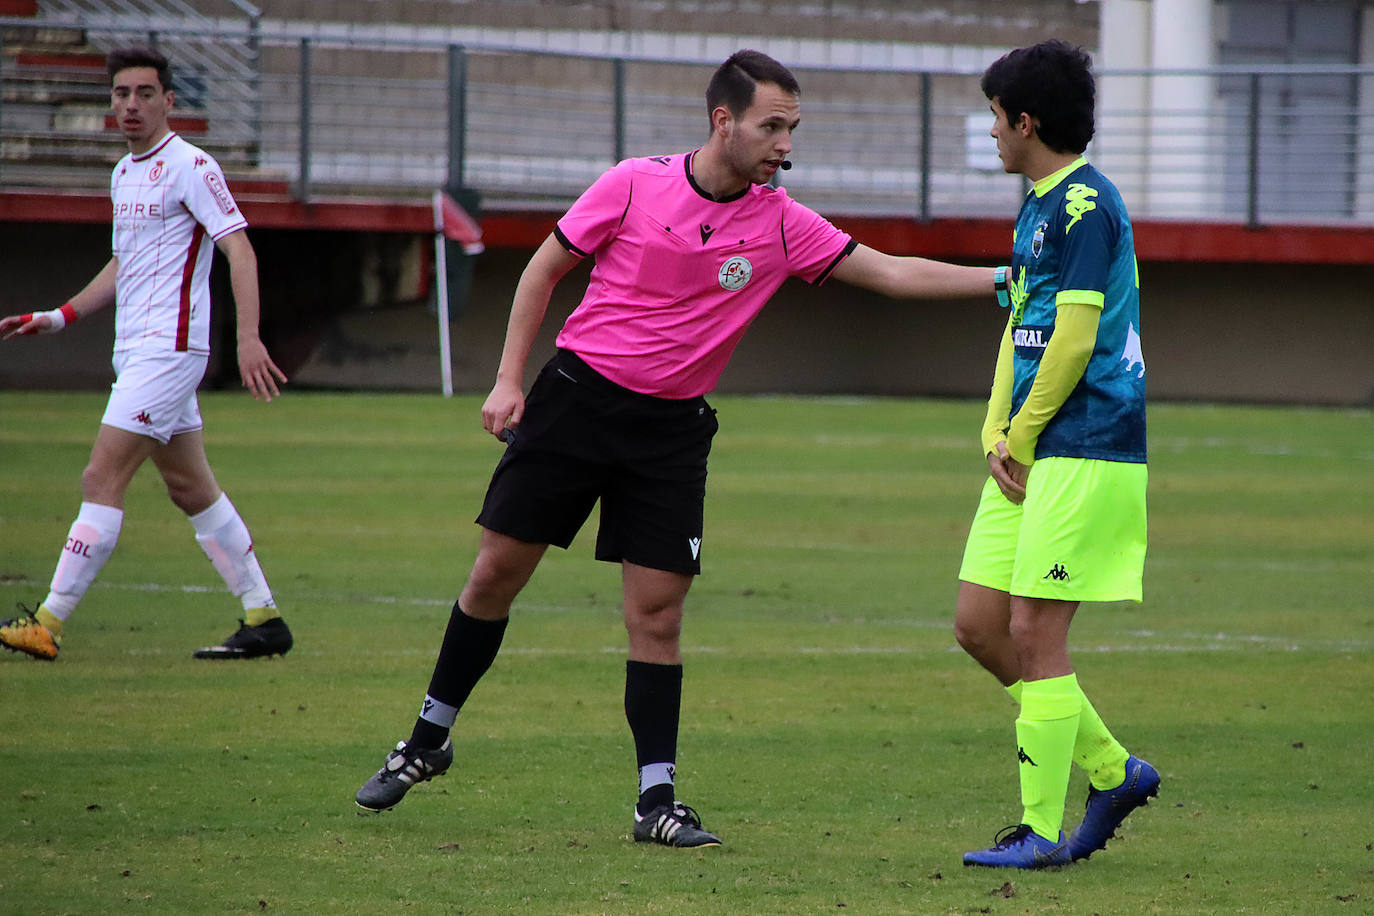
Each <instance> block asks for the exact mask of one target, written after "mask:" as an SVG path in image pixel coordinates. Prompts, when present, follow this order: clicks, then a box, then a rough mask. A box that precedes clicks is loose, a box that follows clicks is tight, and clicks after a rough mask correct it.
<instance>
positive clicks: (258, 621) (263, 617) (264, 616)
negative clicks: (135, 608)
mask: <svg viewBox="0 0 1374 916" xmlns="http://www.w3.org/2000/svg"><path fill="white" fill-rule="evenodd" d="M280 616H281V613H280V612H279V611H278V610H277V609H276V608H274V607H250V608H248V609H247V610H245V611H244V612H243V622H244V623H246V624H248V625H249V626H250V627H260V626H262V625H263V624H264V623H266V622H267V621H269V620H275V619H276V618H278V617H280ZM1121 778H1122V779H1125V778H1126V777H1125V776H1122V777H1121Z"/></svg>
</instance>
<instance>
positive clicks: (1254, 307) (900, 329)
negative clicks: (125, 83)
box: [0, 223, 1374, 405]
mask: <svg viewBox="0 0 1374 916" xmlns="http://www.w3.org/2000/svg"><path fill="white" fill-rule="evenodd" d="M252 238H253V241H254V244H255V246H256V249H257V252H258V257H259V262H260V270H261V276H262V284H263V313H264V320H263V332H264V337H265V339H266V340H267V343H268V345H269V347H270V348H271V349H272V351H273V353H274V355H275V357H276V359H277V360H278V362H279V363H280V364H281V365H282V366H283V368H284V369H285V370H286V371H287V372H288V374H289V375H290V376H291V378H292V380H293V383H294V384H295V385H296V386H298V387H302V388H304V387H318V388H360V389H386V390H438V387H439V359H438V345H437V329H436V319H435V317H434V313H433V311H432V308H433V306H432V301H431V299H430V296H431V293H430V290H431V289H432V286H433V284H432V283H431V282H430V280H429V278H428V277H427V276H426V275H425V271H426V270H427V269H429V265H430V260H429V258H428V256H427V254H426V249H428V248H429V247H430V246H429V239H428V238H427V237H425V236H418V235H412V234H405V235H403V234H395V233H391V234H388V233H378V232H356V231H354V232H350V231H329V230H289V229H255V230H253V232H252ZM108 246H109V235H108V229H107V228H105V227H102V226H99V225H90V224H86V225H70V224H56V223H51V224H47V223H29V224H16V223H7V224H0V275H3V276H4V277H5V278H6V286H7V295H6V303H5V306H6V308H5V310H6V311H27V310H32V309H35V308H50V307H53V306H54V305H56V304H58V303H61V302H62V301H64V300H65V298H66V297H68V296H70V295H71V294H72V293H73V292H74V291H75V290H76V289H78V288H79V287H80V286H81V285H82V284H83V283H84V282H85V281H86V280H87V279H88V278H89V277H91V276H93V275H94V274H95V272H96V271H97V270H98V269H99V268H100V266H101V265H102V264H103V263H104V262H105V260H106V259H107V258H108V257H109V247H108ZM531 253H532V251H531V249H528V248H519V247H496V248H491V249H489V250H488V251H487V252H485V253H484V254H482V255H480V256H478V257H477V258H476V260H475V262H474V265H473V266H474V271H473V276H472V287H471V295H470V298H469V300H468V301H467V303H466V305H464V306H463V307H462V308H460V309H459V310H458V317H457V319H456V320H455V321H454V322H453V324H452V337H453V378H454V386H455V389H457V390H459V391H474V392H485V391H486V390H487V389H488V388H489V386H490V384H491V380H492V378H493V377H494V375H495V371H496V363H497V360H498V358H499V356H500V350H501V342H502V339H503V335H504V333H505V323H506V318H507V315H508V311H509V307H510V297H511V293H512V292H513V290H514V288H515V284H516V281H517V280H518V279H519V275H520V272H521V270H522V269H523V268H524V265H525V262H526V261H527V260H528V258H529V255H530V254H531ZM965 260H967V259H965ZM222 268H223V265H222V263H219V264H217V274H216V281H215V283H216V301H217V302H218V303H219V306H218V308H217V310H216V320H215V331H214V334H215V340H214V343H213V346H214V348H215V355H214V356H213V357H212V362H211V366H210V369H209V372H208V375H207V382H206V384H207V386H210V387H215V386H224V387H235V386H237V385H238V379H237V374H236V369H235V366H234V362H233V360H234V353H233V330H232V324H231V323H230V322H229V319H230V317H231V315H232V309H231V308H230V307H229V306H228V303H229V302H230V299H229V296H228V292H227V283H226V278H225V277H224V276H223V271H222ZM586 271H587V268H586V267H581V268H578V269H577V270H575V271H574V272H573V273H572V274H570V275H569V277H568V278H567V279H566V280H565V281H564V282H563V283H562V284H561V286H560V287H559V289H558V290H557V292H556V294H555V297H554V301H553V302H552V303H551V305H550V309H549V315H548V318H547V320H546V321H545V325H544V329H543V331H542V333H541V336H540V338H539V340H538V342H537V344H536V347H535V353H534V355H533V356H532V358H531V366H530V371H531V373H533V372H534V371H535V370H536V369H537V368H538V365H539V363H541V362H542V360H543V359H544V358H545V357H546V356H547V355H548V354H550V353H551V352H552V348H553V338H554V334H555V333H556V331H557V329H558V327H559V326H560V325H561V323H562V319H563V317H564V316H565V315H566V314H567V313H568V312H569V311H570V310H571V309H572V308H573V307H574V306H575V305H576V303H577V301H578V298H579V297H580V294H581V291H582V289H583V286H584V283H585V279H586ZM1140 275H1141V287H1142V297H1143V305H1144V313H1143V324H1144V328H1143V338H1144V345H1145V354H1146V359H1147V362H1148V365H1149V371H1150V376H1149V378H1150V391H1151V395H1152V396H1153V397H1154V398H1156V399H1172V400H1195V401H1197V400H1200V401H1222V402H1264V403H1292V404H1316V405H1368V404H1371V403H1374V360H1371V359H1370V358H1369V346H1370V343H1371V341H1374V303H1371V300H1370V298H1369V295H1368V290H1369V289H1370V288H1371V286H1374V265H1370V264H1276V263H1247V262H1232V263H1221V262H1198V261H1183V260H1146V261H1142V263H1141V265H1140ZM1004 320H1005V314H1004V313H1002V312H1001V311H1000V310H998V309H997V308H995V307H994V306H993V305H992V303H991V301H988V302H962V303H960V302H950V303H906V302H896V301H893V300H890V299H887V298H885V297H882V296H879V295H876V294H873V293H869V292H867V291H864V290H859V289H855V288H852V287H849V286H846V285H844V284H842V283H838V282H836V283H831V284H827V285H826V286H824V287H822V288H819V289H815V288H811V287H809V286H806V285H805V284H802V283H800V282H797V281H789V282H788V283H787V284H786V285H784V287H783V288H782V290H781V291H780V292H779V293H778V295H777V296H776V297H775V298H774V300H773V302H772V304H771V305H770V306H769V307H768V308H767V309H765V310H764V312H763V313H762V315H760V317H759V318H758V320H757V321H756V322H755V325H754V327H753V328H752V329H751V330H750V331H749V333H748V334H747V335H746V336H745V338H744V341H743V343H742V344H741V345H740V348H739V351H738V352H737V354H736V356H735V359H734V361H733V363H732V364H731V366H730V368H729V370H727V372H726V374H725V376H724V378H723V379H722V382H721V385H720V389H719V390H720V391H722V392H729V393H775V392H782V393H798V394H875V395H937V396H959V397H983V396H985V394H986V392H987V389H988V385H989V383H990V378H991V367H992V362H993V358H994V354H995V348H996V344H997V341H998V339H999V336H1000V332H1001V328H1002V323H1003V322H1004ZM112 334H113V315H112V313H111V312H109V311H107V312H104V313H102V314H101V315H99V316H96V317H94V318H91V319H88V320H85V321H83V322H81V323H80V324H78V325H75V326H73V327H72V328H71V329H69V330H68V331H65V332H63V333H62V334H60V335H54V336H50V337H41V338H35V339H27V340H11V341H7V342H5V343H3V344H0V387H3V388H10V389H16V388H42V389H99V388H103V387H104V386H106V385H108V384H109V382H110V381H111V380H112V378H113V372H112V370H111V369H110V364H109V358H110V344H111V338H112Z"/></svg>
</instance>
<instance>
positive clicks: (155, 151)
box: [131, 130, 177, 162]
mask: <svg viewBox="0 0 1374 916" xmlns="http://www.w3.org/2000/svg"><path fill="white" fill-rule="evenodd" d="M176 135H177V132H176V131H174V130H169V131H167V136H165V137H163V138H162V142H161V143H159V144H158V145H157V146H155V147H153V148H152V149H150V150H148V152H146V153H143V154H142V155H139V156H134V157H133V159H132V160H131V161H133V162H142V161H143V160H144V159H147V158H148V157H149V156H156V155H157V154H158V153H160V152H162V150H163V149H165V148H166V147H167V144H168V143H171V142H172V139H173V138H174V137H176Z"/></svg>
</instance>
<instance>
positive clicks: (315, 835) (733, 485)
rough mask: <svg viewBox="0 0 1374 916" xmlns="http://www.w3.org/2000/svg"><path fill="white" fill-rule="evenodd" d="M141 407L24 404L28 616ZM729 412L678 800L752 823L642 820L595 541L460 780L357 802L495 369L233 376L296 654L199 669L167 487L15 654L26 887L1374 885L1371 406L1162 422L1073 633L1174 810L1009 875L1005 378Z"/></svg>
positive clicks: (466, 719)
mask: <svg viewBox="0 0 1374 916" xmlns="http://www.w3.org/2000/svg"><path fill="white" fill-rule="evenodd" d="M103 400H104V398H103V396H101V395H97V394H32V393H17V392H5V393H0V415H2V416H3V418H4V419H3V422H0V602H2V603H3V604H0V608H4V609H5V610H8V608H9V607H10V606H11V605H13V604H14V603H15V602H19V601H23V602H25V603H29V604H34V603H36V602H37V601H38V600H40V599H41V598H42V597H43V594H44V592H45V590H46V587H47V582H48V578H49V576H50V575H51V571H52V566H53V563H54V562H55V560H56V558H57V551H58V548H59V547H60V545H61V543H62V540H63V538H64V537H65V535H66V531H67V527H68V526H69V524H70V522H71V520H72V518H73V517H74V515H75V512H76V508H77V505H78V503H79V500H80V494H79V488H78V480H79V475H80V472H81V468H82V466H83V465H84V463H85V460H86V456H87V454H88V452H89V448H90V442H91V440H92V438H93V436H94V433H95V429H96V425H97V423H98V421H99V416H100V412H101V409H102V404H103ZM714 402H715V405H716V406H717V407H718V408H719V410H720V419H721V432H720V434H719V436H718V438H717V440H716V446H715V451H714V454H713V457H712V461H711V469H710V474H711V479H710V485H709V488H708V489H709V493H708V502H707V531H706V539H705V544H704V547H703V558H704V566H705V574H704V575H703V576H702V577H701V578H700V580H699V581H698V582H697V584H696V586H695V587H694V589H693V591H692V594H691V596H690V597H689V599H688V610H687V620H686V628H685V634H684V652H685V656H686V672H687V674H686V682H685V695H684V704H683V705H684V708H683V726H682V733H681V741H680V750H679V761H678V762H679V783H678V786H679V794H680V796H681V797H682V799H683V800H684V801H686V802H688V803H689V804H692V805H694V806H696V807H697V808H698V809H699V810H700V811H701V812H702V815H703V819H704V821H705V824H706V826H707V827H708V828H709V829H711V830H713V831H716V832H718V833H719V834H720V835H721V836H722V837H723V839H724V840H725V844H726V845H725V846H724V847H722V848H720V849H713V850H702V851H681V850H669V849H664V848H661V847H646V846H642V845H636V844H634V843H633V842H632V841H631V840H630V838H629V832H630V807H631V804H632V802H633V797H634V791H635V773H634V766H633V763H634V761H633V751H632V748H631V745H630V738H629V734H628V730H627V728H626V726H625V723H624V717H623V710H622V692H623V685H624V679H623V678H624V675H623V672H624V665H623V660H624V643H625V638H624V631H623V626H622V623H621V619H620V614H619V577H618V571H617V570H616V569H615V568H614V567H611V566H608V565H606V564H598V563H596V562H594V561H593V560H592V559H591V556H590V554H591V536H592V531H593V528H594V526H589V527H588V529H587V530H586V531H584V533H583V535H582V536H581V537H580V538H579V539H578V541H577V543H575V544H574V546H573V549H572V550H570V551H568V552H566V553H564V552H562V551H558V550H556V549H555V550H553V551H551V552H550V554H549V556H548V558H547V560H546V561H545V563H544V565H543V566H542V567H541V568H540V571H539V572H538V573H537V574H536V576H535V578H534V581H533V582H532V583H531V585H530V586H529V588H528V589H527V590H526V591H525V592H524V593H523V594H522V595H521V597H520V599H519V600H518V602H517V604H516V608H515V613H514V616H513V618H512V623H511V627H510V630H509V631H508V633H507V636H506V641H505V646H504V650H503V652H502V654H501V656H500V657H499V658H498V659H497V662H496V664H495V666H494V667H493V668H492V670H491V672H490V673H489V674H488V676H487V677H486V678H485V679H484V680H483V681H482V683H481V684H479V685H478V687H477V690H476V692H475V693H474V695H473V698H472V700H471V702H470V703H469V704H468V708H467V709H466V710H464V712H463V714H462V716H461V717H460V720H459V725H458V728H457V730H456V731H455V738H456V741H455V746H456V750H457V760H456V762H455V765H454V768H453V769H452V770H451V771H450V772H449V774H448V775H447V776H445V777H443V778H441V779H439V780H436V781H434V782H430V783H426V784H424V785H422V786H420V787H419V788H417V789H415V790H414V791H413V792H412V793H411V794H410V796H409V797H408V798H407V800H406V801H405V803H404V804H402V805H401V806H400V807H398V808H397V809H396V810H394V811H391V812H388V813H385V814H382V815H379V816H373V817H365V816H360V815H359V814H358V813H357V812H356V809H355V807H354V805H353V793H354V792H355V791H356V789H357V788H358V786H359V785H360V784H361V782H362V781H363V780H364V779H365V778H366V777H367V776H369V775H370V774H371V773H372V772H373V771H375V770H376V768H377V767H378V766H379V765H380V764H381V760H382V758H383V756H384V755H385V753H386V751H387V750H388V748H389V747H390V746H392V745H393V744H394V743H395V742H396V741H397V740H399V739H400V738H403V737H405V736H406V735H408V734H409V727H410V723H411V722H412V720H413V717H414V715H415V712H416V710H417V708H418V704H419V700H420V698H421V697H422V695H423V692H424V688H425V686H426V683H427V681H428V677H429V672H430V669H431V665H432V663H433V659H434V656H435V653H436V652H437V649H438V645H439V640H440V637H441V635H442V632H443V627H444V622H445V621H446V619H447V616H448V612H449V607H450V605H451V603H452V601H453V598H454V597H455V596H456V594H457V592H458V590H459V588H460V587H461V586H462V583H463V579H464V577H465V575H466V573H467V570H468V568H469V566H470V564H471V560H472V556H473V552H474V549H475V545H476V540H477V529H476V528H475V526H474V525H473V524H472V518H473V516H474V515H475V514H476V511H477V508H478V505H479V502H480V498H481V494H482V492H483V490H484V488H485V486H486V482H487V479H488V476H489V474H490V471H491V468H492V466H493V465H494V463H495V461H496V459H497V457H498V455H499V452H500V446H499V445H498V444H497V443H495V442H494V440H492V439H491V438H490V437H488V436H486V435H485V434H484V433H482V432H481V430H480V427H479V422H478V418H477V413H478V406H479V403H480V400H479V399H478V398H475V397H459V398H454V399H452V400H449V401H445V400H443V399H441V398H439V397H437V396H421V395H400V396H392V395H386V396H373V395H347V394H326V393H307V392H290V393H288V394H287V395H286V396H285V397H283V398H282V399H280V400H279V401H276V402H274V403H272V404H270V405H262V404H257V403H253V402H252V401H251V400H250V399H249V398H248V397H247V396H246V395H243V394H238V393H232V394H231V393H214V394H208V395H206V396H204V397H203V399H202V405H203V408H204V413H205V417H206V424H207V426H206V437H207V442H208V443H209V451H210V457H211V461H212V463H213V464H214V466H215V469H216V472H217V474H218V476H219V478H220V481H221V483H222V484H223V485H224V487H225V489H226V490H227V491H228V493H229V494H230V496H231V498H232V499H233V500H234V502H235V503H236V505H237V506H238V507H239V509H240V511H241V512H242V514H243V516H244V518H245V519H246V520H247V521H248V524H249V526H250V528H251V529H252V531H253V534H254V537H255V540H256V543H257V549H258V553H259V556H260V558H261V561H262V564H263V567H264V569H265V570H266V572H267V575H268V577H269V580H270V581H271V582H272V584H273V586H274V588H275V590H276V593H277V597H278V600H279V602H280V604H281V606H282V608H283V610H284V613H285V616H286V618H287V620H288V621H289V622H290V624H291V626H292V628H293V630H294V631H295V634H296V648H295V650H294V651H293V652H292V653H291V654H290V655H288V656H287V657H285V658H283V659H272V660H264V661H257V662H251V663H226V662H204V661H194V660H192V659H191V650H192V649H193V648H195V647H196V646H199V645H204V644H208V643H211V642H218V641H219V640H220V639H222V638H223V637H224V636H226V635H227V634H228V633H230V632H231V631H232V630H233V628H234V627H235V625H236V623H235V618H236V617H237V616H238V614H239V609H238V607H237V603H236V602H235V601H234V600H233V599H231V598H230V597H229V596H228V595H227V594H226V593H225V592H224V590H223V587H222V584H221V583H220V582H219V579H218V577H217V576H216V575H215V573H214V570H213V569H212V568H211V566H210V564H209V563H208V562H207V561H206V559H205V558H204V556H203V555H202V554H201V552H200V551H199V549H198V548H197V546H196V543H195V540H194V538H193V534H192V530H191V527H190V525H189V523H188V522H187V521H186V519H185V518H184V517H183V516H181V514H180V513H178V512H177V511H176V510H175V509H174V508H173V507H172V505H171V504H170V503H169V502H168V501H167V499H166V497H165V494H164V493H163V491H162V488H161V484H160V481H159V479H158V478H157V475H156V473H155V472H154V471H153V470H152V469H151V468H145V469H144V470H143V471H141V472H140V474H139V476H138V477H137V478H136V479H135V481H134V484H133V486H132V488H131V491H130V493H129V496H128V502H127V506H126V517H125V524H124V531H123V534H122V535H121V539H120V543H119V547H118V549H117V551H116V552H115V555H114V557H113V559H112V560H111V561H110V563H109V564H108V565H107V566H106V568H105V570H104V572H103V574H102V576H101V578H100V579H99V580H98V581H97V583H96V585H95V587H94V588H93V589H92V590H91V592H90V593H89V594H88V596H87V598H86V600H85V602H84V603H83V604H82V606H81V607H80V608H79V609H78V610H77V612H76V614H75V615H74V616H73V617H72V619H71V621H70V623H69V624H68V628H67V637H66V640H65V644H64V648H63V650H62V656H61V658H59V659H58V661H57V662H56V663H54V664H45V663H40V662H36V661H33V660H31V659H28V658H24V657H22V656H18V655H14V654H9V653H6V654H4V655H2V656H0V698H3V703H2V704H0V708H2V709H3V712H0V913H25V914H35V913H42V914H47V913H78V914H88V913H101V912H118V913H176V914H186V913H235V912H243V913H247V912H254V913H257V912H268V913H302V914H332V913H359V914H372V913H380V912H406V913H424V914H429V913H434V914H487V913H521V914H559V916H566V914H603V913H609V914H679V913H682V914H686V913H692V914H822V913H844V914H905V913H912V914H952V913H959V914H963V913H991V914H1020V913H1062V914H1080V913H1082V914H1089V913H1102V914H1138V913H1151V914H1154V913H1167V914H1172V913H1274V914H1294V913H1303V914H1307V913H1341V914H1356V913H1370V912H1374V780H1372V779H1371V772H1374V769H1372V768H1371V761H1372V760H1374V598H1371V595H1374V495H1371V488H1370V486H1369V483H1368V481H1369V480H1370V479H1371V477H1374V432H1371V430H1374V426H1371V421H1374V416H1372V415H1371V413H1370V411H1368V410H1305V409H1264V408H1241V407H1212V406H1197V405H1158V406H1155V407H1153V408H1152V409H1151V414H1150V445H1151V455H1152V457H1151V467H1150V473H1151V482H1150V488H1151V489H1150V513H1151V516H1150V535H1151V546H1150V555H1149V560H1148V565H1147V571H1146V587H1145V593H1146V600H1145V603H1144V604H1143V605H1141V606H1139V607H1137V606H1133V605H1091V606H1087V607H1085V608H1084V609H1082V610H1081V611H1080V612H1079V615H1078V619H1077V622H1076V623H1075V627H1074V632H1073V648H1074V651H1075V661H1076V667H1077V669H1078V672H1079V677H1080V679H1081V680H1082V682H1083V684H1084V687H1085V689H1086V690H1087V691H1088V693H1089V695H1090V696H1091V697H1092V698H1093V700H1094V702H1095V704H1096V705H1097V707H1098V709H1099V710H1100V711H1101V713H1102V714H1103V716H1104V718H1105V719H1106V720H1107V722H1108V724H1109V725H1110V726H1111V727H1112V728H1113V730H1114V731H1115V733H1116V734H1117V735H1118V737H1120V738H1121V739H1122V740H1123V741H1124V742H1125V743H1126V745H1127V746H1128V747H1130V748H1131V749H1132V750H1134V751H1135V752H1137V753H1139V754H1140V755H1142V756H1144V757H1146V758H1148V759H1149V760H1151V761H1152V762H1154V763H1155V764H1156V765H1158V767H1159V769H1160V770H1161V772H1162V773H1163V776H1164V783H1163V789H1162V792H1161V796H1160V798H1159V799H1158V800H1157V801H1156V802H1155V803H1153V804H1151V805H1150V806H1149V807H1148V808H1146V809H1144V810H1143V811H1141V812H1138V813H1136V814H1134V815H1133V816H1132V817H1131V818H1130V820H1129V821H1128V822H1127V824H1126V825H1125V827H1124V828H1123V829H1122V831H1121V834H1120V836H1119V837H1118V838H1117V839H1116V840H1114V841H1113V842H1112V843H1111V845H1110V846H1109V847H1108V848H1107V850H1106V851H1105V852H1104V853H1100V854H1098V855H1096V856H1094V857H1093V858H1092V859H1091V860H1090V861H1088V862H1086V863H1081V864H1079V865H1076V866H1074V867H1071V868H1066V869H1063V870H1057V871H1051V872H1045V873H1014V874H1011V873H1002V872H993V871H989V870H982V869H966V868H963V867H962V866H961V865H960V855H961V853H962V852H963V851H964V850H966V849H972V848H977V847H982V846H986V845H988V844H989V843H990V842H991V840H992V838H993V834H994V833H995V832H996V831H997V830H998V829H999V828H1000V827H1002V826H1004V825H1006V824H1008V823H1011V822H1013V821H1014V820H1015V819H1016V818H1017V816H1018V815H1019V813H1020V807H1019V803H1018V801H1017V790H1016V775H1015V773H1016V769H1015V756H1014V754H1015V745H1014V743H1013V732H1012V721H1013V718H1014V710H1013V707H1012V705H1011V702H1010V700H1008V699H1007V698H1006V696H1005V695H1004V694H1003V693H1002V692H1001V690H1000V689H999V688H998V687H997V685H996V684H995V683H994V682H993V681H992V679H991V678H990V677H988V676H987V675H985V674H984V673H982V672H981V671H980V670H979V669H978V668H977V667H976V665H975V664H974V663H973V662H972V661H970V660H969V659H967V658H966V657H965V656H964V655H963V654H962V653H961V652H960V651H959V650H958V648H957V646H956V645H955V643H954V640H953V636H952V634H951V631H950V621H951V616H952V612H953V603H954V595H955V590H956V584H955V575H956V572H957V569H958V562H959V556H960V552H961V549H962V544H963V538H964V535H965V532H966V531H967V526H968V522H969V519H970V517H971V514H972V511H973V507H974V503H975V501H976V498H977V491H978V487H979V485H980V482H981V480H982V477H983V465H982V463H981V461H980V459H979V457H978V454H977V443H976V435H977V429H978V426H979V424H980V422H981V416H982V405H981V404H977V403H973V402H964V401H925V400H895V399H792V398H742V397H720V398H717V399H714ZM3 616H9V615H8V613H4V614H3ZM1085 792H1086V783H1085V780H1084V778H1083V776H1082V774H1081V773H1076V774H1075V777H1074V782H1073V784H1072V787H1071V789H1070V799H1069V805H1068V811H1067V822H1066V826H1070V827H1071V826H1072V825H1074V824H1075V823H1077V820H1078V817H1079V815H1080V813H1081V810H1082V807H1081V806H1082V799H1083V797H1084V793H1085Z"/></svg>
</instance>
